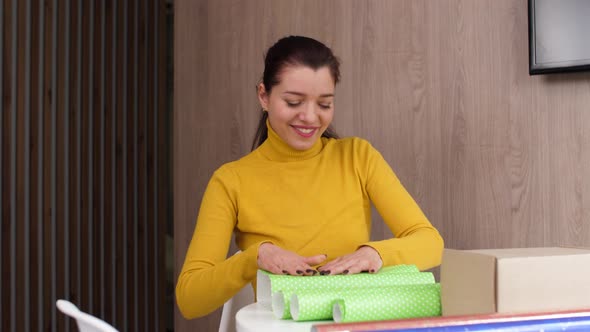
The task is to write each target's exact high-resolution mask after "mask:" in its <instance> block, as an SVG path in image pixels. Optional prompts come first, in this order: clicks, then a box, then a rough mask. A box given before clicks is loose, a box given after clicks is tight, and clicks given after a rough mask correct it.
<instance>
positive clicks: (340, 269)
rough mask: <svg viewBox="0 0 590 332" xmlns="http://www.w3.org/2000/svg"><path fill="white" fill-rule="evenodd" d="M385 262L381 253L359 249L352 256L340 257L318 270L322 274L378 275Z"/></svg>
mask: <svg viewBox="0 0 590 332" xmlns="http://www.w3.org/2000/svg"><path fill="white" fill-rule="evenodd" d="M382 265H383V261H382V260H381V256H379V253H378V252H377V251H376V250H375V249H373V248H371V247H369V246H364V247H361V248H359V249H358V250H357V251H355V252H354V253H352V254H349V255H345V256H342V257H339V258H337V259H335V260H333V261H331V262H329V263H328V264H326V265H324V266H322V267H320V268H318V271H320V274H323V275H326V274H332V275H334V274H355V273H360V272H369V273H376V272H377V271H379V269H381V266H382Z"/></svg>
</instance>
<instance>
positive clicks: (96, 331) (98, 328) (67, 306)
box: [56, 300, 118, 332]
mask: <svg viewBox="0 0 590 332" xmlns="http://www.w3.org/2000/svg"><path fill="white" fill-rule="evenodd" d="M56 305H57V308H58V309H59V310H60V311H61V312H63V313H64V314H66V315H68V316H70V317H72V318H74V319H75V320H76V323H77V324H78V329H79V330H80V332H118V331H117V329H115V328H114V327H112V326H111V325H109V324H108V323H107V322H105V321H103V320H101V319H99V318H97V317H94V316H92V315H90V314H87V313H85V312H83V311H80V309H78V307H76V306H75V305H74V304H73V303H72V302H70V301H66V300H57V303H56Z"/></svg>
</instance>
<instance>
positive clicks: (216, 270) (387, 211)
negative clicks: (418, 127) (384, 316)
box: [176, 36, 443, 318]
mask: <svg viewBox="0 0 590 332" xmlns="http://www.w3.org/2000/svg"><path fill="white" fill-rule="evenodd" d="M339 78H340V73H339V62H338V60H337V58H336V57H335V56H334V54H333V53H332V51H331V50H330V49H329V48H328V47H326V46H325V45H324V44H322V43H320V42H318V41H316V40H314V39H311V38H307V37H298V36H291V37H286V38H283V39H281V40H279V41H278V42H277V43H276V44H275V45H273V46H272V47H271V48H270V49H269V50H268V52H267V55H266V58H265V69H264V75H263V80H262V83H260V85H259V86H258V99H259V101H260V105H261V106H262V116H261V120H260V124H259V128H258V132H257V135H256V137H255V140H254V144H253V151H252V152H251V153H250V154H248V155H246V156H245V157H243V158H241V159H239V160H237V161H234V162H230V163H228V164H225V165H223V166H221V167H220V168H219V169H218V170H217V171H216V172H215V173H214V174H213V176H212V178H211V180H210V182H209V184H208V186H207V189H206V191H205V194H204V196H203V201H202V203H201V208H200V211H199V216H198V219H197V224H196V229H195V233H194V235H193V238H192V241H191V243H190V246H189V248H188V252H187V255H186V259H185V262H184V265H183V267H182V271H181V273H180V276H179V278H178V284H177V287H176V298H177V303H178V306H179V308H180V311H181V313H182V314H183V315H184V316H185V317H186V318H195V317H200V316H203V315H206V314H208V313H210V312H211V311H213V310H215V309H216V308H218V307H220V306H221V305H223V303H224V302H225V301H227V300H228V299H229V298H231V297H232V296H233V295H234V294H236V293H237V292H238V291H239V290H240V289H241V288H242V287H244V286H245V285H246V284H247V283H250V282H254V279H255V277H256V271H257V270H258V269H264V270H267V271H270V272H272V273H278V274H290V275H301V276H309V275H314V274H317V273H320V274H353V273H359V272H362V271H367V272H376V271H378V270H379V269H380V268H381V267H382V266H389V265H395V264H415V265H417V266H418V267H419V268H420V269H427V268H431V267H434V266H437V265H439V264H440V259H441V255H442V249H443V240H442V238H441V237H440V235H439V233H438V232H437V230H436V229H435V228H434V227H433V226H432V225H431V224H430V222H429V221H428V220H427V218H426V217H425V216H424V214H423V213H422V211H421V210H420V208H419V207H418V205H417V204H416V203H415V201H414V200H413V199H412V197H411V196H410V195H409V194H408V193H407V191H406V190H405V189H404V187H403V186H402V184H401V183H400V182H399V180H398V179H397V177H396V175H395V174H394V172H393V171H392V170H391V168H390V167H389V165H388V164H387V162H386V161H385V160H384V159H383V157H382V156H381V154H379V152H378V151H376V150H375V149H374V148H373V147H372V146H371V145H370V144H369V143H368V142H367V141H365V140H362V139H360V138H356V137H353V138H344V139H338V138H337V137H336V135H335V133H334V132H333V130H332V129H331V128H330V124H331V122H332V118H333V116H334V98H335V96H334V89H335V86H336V83H338V81H339ZM371 203H373V204H374V205H375V207H376V208H377V210H378V211H379V214H380V215H381V216H382V217H383V219H384V221H385V223H386V224H387V226H388V227H389V228H390V229H391V231H392V232H393V234H394V235H395V237H396V238H393V239H388V240H383V241H374V242H371V241H369V236H370V229H371ZM233 232H235V234H236V242H237V245H238V247H239V248H240V250H241V251H242V252H241V253H239V254H236V255H234V256H232V257H230V258H227V259H226V255H227V251H228V248H229V244H230V239H231V235H232V233H233ZM204 299H206V301H205V300H204Z"/></svg>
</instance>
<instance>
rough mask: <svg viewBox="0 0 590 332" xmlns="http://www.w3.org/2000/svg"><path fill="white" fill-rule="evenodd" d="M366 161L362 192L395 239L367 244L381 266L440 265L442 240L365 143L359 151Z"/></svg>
mask: <svg viewBox="0 0 590 332" xmlns="http://www.w3.org/2000/svg"><path fill="white" fill-rule="evenodd" d="M360 150H361V156H360V157H361V158H362V159H363V160H366V161H367V164H366V167H365V168H364V172H365V179H366V182H365V190H366V191H367V194H368V195H369V198H370V200H371V202H372V203H373V204H374V205H375V208H376V209H377V211H378V212H379V214H380V215H381V217H382V218H383V220H384V222H385V223H386V224H387V226H388V227H389V229H390V230H391V231H392V233H393V234H394V236H395V238H392V239H387V240H382V241H373V242H368V243H366V244H365V245H368V246H371V247H373V248H374V249H376V250H377V252H379V255H381V259H382V260H383V265H384V266H389V265H396V264H415V265H416V266H418V268H420V269H421V270H424V269H429V268H432V267H435V266H438V265H440V263H441V259H442V251H443V247H444V243H443V239H442V237H441V236H440V234H439V233H438V231H437V230H436V228H434V227H433V226H432V224H431V223H430V222H429V221H428V219H427V218H426V216H425V215H424V213H423V212H422V210H421V209H420V207H419V206H418V204H417V203H416V202H415V201H414V199H413V198H412V196H410V194H409V193H408V192H407V190H406V189H405V188H404V186H403V185H402V184H401V182H400V180H399V179H398V178H397V176H396V175H395V173H394V172H393V170H392V169H391V167H390V166H389V164H388V163H387V162H386V161H385V160H384V159H383V157H382V156H381V154H380V153H379V152H378V151H377V150H375V149H374V148H373V147H372V146H371V145H370V144H369V143H368V142H366V141H365V145H364V146H363V147H362V148H361V149H360Z"/></svg>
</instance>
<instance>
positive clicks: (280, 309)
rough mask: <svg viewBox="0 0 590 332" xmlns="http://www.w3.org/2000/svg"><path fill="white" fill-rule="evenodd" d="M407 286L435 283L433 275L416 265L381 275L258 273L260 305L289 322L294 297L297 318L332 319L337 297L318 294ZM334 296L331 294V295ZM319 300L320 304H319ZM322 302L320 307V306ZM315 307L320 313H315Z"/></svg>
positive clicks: (385, 270) (388, 271)
mask: <svg viewBox="0 0 590 332" xmlns="http://www.w3.org/2000/svg"><path fill="white" fill-rule="evenodd" d="M407 284H434V276H433V275H432V273H429V272H419V270H418V269H417V268H416V267H415V266H413V265H397V266H391V267H387V268H383V269H381V271H379V272H378V273H375V274H370V273H360V274H353V275H333V276H332V275H324V276H322V275H316V276H306V277H302V276H288V275H274V274H271V273H268V272H266V271H259V272H258V285H257V299H258V302H259V303H260V304H261V305H262V306H264V307H266V308H268V309H269V310H272V311H273V312H274V315H275V316H276V317H277V318H282V319H289V318H291V317H292V315H291V309H292V308H291V307H292V306H291V299H292V298H293V297H294V296H295V298H296V299H297V301H296V306H295V307H296V308H295V311H296V315H295V317H296V319H297V320H300V321H302V320H318V319H330V318H332V316H331V311H332V303H331V302H332V301H333V300H334V298H327V297H322V295H318V294H315V292H318V291H322V292H324V291H332V293H334V294H338V295H340V294H346V293H347V292H349V291H352V290H355V289H366V288H376V287H388V286H393V285H407ZM331 296H332V295H331ZM318 301H319V302H318ZM320 303H321V304H320ZM310 305H311V308H314V307H318V308H321V310H318V311H314V310H313V309H310Z"/></svg>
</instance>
